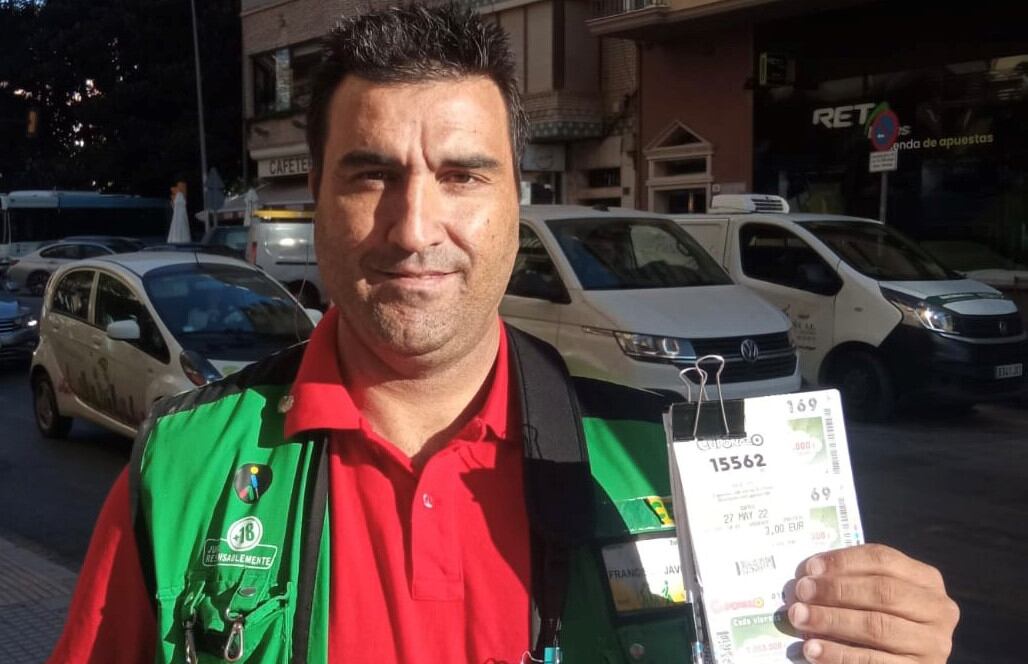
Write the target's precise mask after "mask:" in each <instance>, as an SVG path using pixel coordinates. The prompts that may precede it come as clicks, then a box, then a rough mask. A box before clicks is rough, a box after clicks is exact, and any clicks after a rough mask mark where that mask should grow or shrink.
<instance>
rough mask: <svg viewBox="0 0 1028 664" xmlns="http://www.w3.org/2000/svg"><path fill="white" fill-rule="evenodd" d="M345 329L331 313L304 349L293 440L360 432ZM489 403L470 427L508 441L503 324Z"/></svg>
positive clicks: (289, 425)
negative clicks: (340, 344)
mask: <svg viewBox="0 0 1028 664" xmlns="http://www.w3.org/2000/svg"><path fill="white" fill-rule="evenodd" d="M338 330H339V310H338V309H336V308H335V307H332V308H330V309H329V310H328V311H327V312H325V315H324V316H323V317H322V319H321V322H319V323H318V325H317V327H315V328H314V332H313V333H312V334H311V338H310V341H309V342H308V343H307V348H306V349H305V350H304V354H303V359H302V360H301V362H300V369H299V371H298V372H297V374H296V380H295V381H294V383H293V387H292V390H291V391H290V397H291V399H290V401H291V406H290V408H289V410H288V411H287V412H286V415H285V427H284V433H285V437H286V438H293V437H294V436H296V435H297V434H299V433H301V432H304V431H314V430H319V429H320V430H325V429H329V430H343V431H345V430H360V429H361V428H362V426H363V422H364V419H363V417H362V416H361V412H360V410H359V409H358V408H357V405H356V404H355V403H354V402H353V397H351V396H350V392H349V390H347V389H346V386H345V385H344V384H343V379H342V374H341V373H340V371H339V356H338V354H337V347H336V338H337V336H336V335H337V334H338ZM486 380H488V381H490V386H489V392H488V394H487V395H486V400H485V403H484V404H483V405H482V409H481V410H480V411H479V413H478V415H476V416H475V417H474V418H473V419H472V420H471V421H470V422H469V423H468V426H467V427H465V431H466V430H468V428H469V427H472V426H478V427H481V426H484V427H485V429H487V430H488V432H489V433H490V434H491V436H493V437H495V438H497V439H500V440H506V439H507V438H508V432H509V431H510V426H509V422H508V419H509V417H510V414H511V413H512V409H511V408H510V404H509V400H510V399H509V397H510V393H509V389H508V386H509V370H508V357H507V331H506V329H505V328H504V326H503V322H502V321H501V322H500V344H499V349H498V351H497V354H496V361H495V363H494V364H493V371H492V373H491V374H490V376H489V377H488V378H487V379H486Z"/></svg>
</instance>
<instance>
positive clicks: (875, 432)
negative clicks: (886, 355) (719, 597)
mask: <svg viewBox="0 0 1028 664" xmlns="http://www.w3.org/2000/svg"><path fill="white" fill-rule="evenodd" d="M849 438H850V449H851V455H852V457H853V464H854V471H855V475H856V478H857V489H858V496H859V497H860V502H861V513H862V516H863V519H864V526H865V530H866V533H867V537H868V539H869V540H870V541H878V542H882V543H886V544H890V545H892V546H895V547H897V548H900V549H902V550H904V551H906V552H908V553H910V554H911V555H913V556H915V557H917V558H920V559H923V560H925V561H928V562H930V563H932V564H934V565H936V566H938V567H939V568H940V569H941V570H942V571H943V574H944V575H945V577H946V579H947V584H948V587H949V590H950V592H951V594H953V595H954V597H956V599H957V600H958V602H959V603H960V605H961V609H962V612H963V618H962V621H961V624H960V627H959V629H958V632H957V643H956V650H955V653H954V656H953V658H951V662H953V663H954V664H1023V663H1024V662H1025V661H1026V656H1025V654H1024V651H1025V646H1024V645H1023V643H1022V642H1023V639H1024V635H1025V634H1028V603H1026V602H1025V600H1024V598H1025V597H1026V596H1028V562H1026V561H1028V409H1025V408H1023V407H1016V406H981V407H979V408H978V409H976V410H975V411H973V412H971V413H946V412H931V411H929V412H923V413H919V414H907V415H905V416H904V417H902V418H901V419H900V420H898V421H897V422H894V423H891V424H889V425H875V426H871V425H856V424H850V426H849ZM129 451H130V441H128V440H127V439H123V438H120V437H118V436H116V435H114V434H109V433H107V432H105V431H103V430H101V429H99V428H97V427H93V426H91V425H88V424H85V423H82V422H76V424H75V426H74V427H73V429H72V432H71V435H70V437H69V439H68V440H65V441H52V440H47V439H45V438H42V437H41V436H40V435H39V434H38V432H37V431H36V428H35V425H34V422H33V419H32V408H31V394H30V392H29V388H28V381H27V377H26V368H25V367H24V366H22V367H3V368H0V506H2V509H0V535H3V536H4V537H7V538H8V539H13V540H15V541H17V542H20V543H23V544H28V545H29V546H31V547H32V548H33V549H34V550H36V551H38V552H40V553H43V554H44V555H46V556H48V557H50V558H52V559H54V560H57V561H58V562H61V563H63V564H64V565H66V566H68V567H71V568H73V569H77V568H78V566H79V565H80V564H81V560H82V558H83V556H84V554H85V550H86V546H87V545H88V540H89V535H90V532H91V527H92V524H93V521H94V519H95V518H96V514H97V512H98V511H99V509H100V505H101V504H102V502H103V499H104V496H105V494H106V492H107V489H108V487H109V486H110V485H111V483H112V482H113V480H114V478H115V477H116V476H117V474H118V473H119V472H120V471H121V469H122V468H123V467H124V465H125V463H126V461H127V460H128V454H129Z"/></svg>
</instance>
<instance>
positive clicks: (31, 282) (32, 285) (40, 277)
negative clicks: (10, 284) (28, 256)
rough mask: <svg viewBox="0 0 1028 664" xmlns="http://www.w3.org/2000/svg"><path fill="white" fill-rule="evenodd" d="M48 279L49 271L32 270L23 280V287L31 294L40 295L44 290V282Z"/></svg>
mask: <svg viewBox="0 0 1028 664" xmlns="http://www.w3.org/2000/svg"><path fill="white" fill-rule="evenodd" d="M48 281H50V273H49V272H33V273H32V274H30V275H29V277H28V279H26V280H25V289H26V290H28V292H29V293H30V294H32V295H36V296H40V295H42V294H43V292H44V291H46V282H48Z"/></svg>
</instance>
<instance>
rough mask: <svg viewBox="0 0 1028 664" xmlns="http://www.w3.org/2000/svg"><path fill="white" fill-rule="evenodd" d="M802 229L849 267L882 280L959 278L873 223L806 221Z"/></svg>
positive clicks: (899, 235)
mask: <svg viewBox="0 0 1028 664" xmlns="http://www.w3.org/2000/svg"><path fill="white" fill-rule="evenodd" d="M802 223H803V227H804V228H805V229H807V230H808V231H810V232H811V233H813V234H814V235H815V236H816V237H817V239H819V240H821V241H822V242H824V243H825V244H826V245H828V246H829V247H831V249H832V251H834V252H835V253H837V254H839V257H840V258H842V260H844V261H846V262H847V263H848V264H849V265H850V267H852V268H854V269H855V270H857V271H859V272H861V273H862V274H866V275H867V276H869V277H871V278H873V279H878V280H881V281H944V280H948V279H959V278H960V277H959V276H957V275H954V274H952V273H951V272H950V271H949V270H947V269H946V268H945V267H943V266H942V265H941V264H940V263H939V262H938V261H936V260H935V259H934V258H932V257H931V256H930V255H929V254H928V253H927V252H925V250H924V249H922V248H921V247H919V246H918V245H917V244H915V243H914V242H913V241H912V240H910V239H909V238H907V236H905V235H903V234H902V233H900V232H899V231H897V230H896V229H895V228H891V227H889V226H886V225H885V224H877V223H874V222H870V221H831V220H827V221H807V222H802Z"/></svg>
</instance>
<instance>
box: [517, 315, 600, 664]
mask: <svg viewBox="0 0 1028 664" xmlns="http://www.w3.org/2000/svg"><path fill="white" fill-rule="evenodd" d="M507 339H508V345H509V348H510V356H511V360H512V362H511V366H512V367H513V375H514V377H515V384H516V389H517V392H516V393H517V395H518V397H519V401H520V406H521V423H522V427H521V437H522V443H523V446H524V464H523V468H524V471H523V472H524V483H525V505H526V507H527V511H528V520H529V523H530V524H531V529H532V570H533V574H532V645H533V648H532V656H533V658H535V659H537V660H539V661H542V660H543V659H544V658H545V652H546V649H547V648H556V647H557V646H558V645H559V640H560V620H561V615H562V614H563V611H564V600H565V598H566V596H567V589H568V581H569V577H570V571H571V566H570V558H571V552H572V549H573V548H574V547H575V546H577V545H579V544H582V543H584V542H587V541H588V540H589V538H590V537H591V535H592V531H593V524H592V512H593V500H592V486H593V482H592V474H591V473H590V470H589V457H588V452H587V448H586V443H585V432H584V431H583V430H582V421H581V413H580V410H579V407H578V402H577V399H576V397H575V392H574V388H573V387H572V384H571V378H570V376H569V375H568V372H567V367H566V366H565V365H564V361H563V360H562V359H561V357H560V355H559V354H558V353H557V351H556V350H555V349H554V348H553V347H552V346H549V345H548V344H545V343H543V342H542V341H540V340H538V339H536V338H535V337H532V336H529V335H527V334H525V333H524V332H521V331H519V330H517V329H514V328H513V327H510V326H508V327H507Z"/></svg>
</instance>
